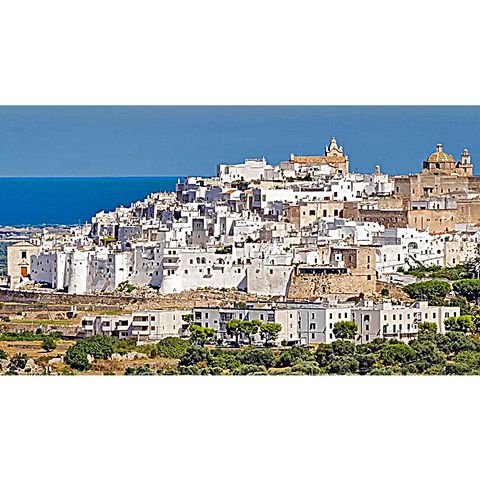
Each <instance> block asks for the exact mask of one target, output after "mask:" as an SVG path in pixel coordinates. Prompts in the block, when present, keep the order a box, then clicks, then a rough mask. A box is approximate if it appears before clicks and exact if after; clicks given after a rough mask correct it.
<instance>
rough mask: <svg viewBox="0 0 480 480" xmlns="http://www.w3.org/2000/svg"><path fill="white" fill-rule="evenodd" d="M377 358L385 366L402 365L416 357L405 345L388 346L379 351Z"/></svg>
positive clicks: (410, 348)
mask: <svg viewBox="0 0 480 480" xmlns="http://www.w3.org/2000/svg"><path fill="white" fill-rule="evenodd" d="M379 357H380V360H381V361H382V363H383V364H384V365H385V366H393V365H403V364H405V363H408V362H411V361H413V360H414V359H415V357H416V352H415V350H414V349H413V348H412V347H411V346H410V345H407V344H405V343H397V344H390V345H387V346H386V347H384V348H382V349H381V350H380V351H379Z"/></svg>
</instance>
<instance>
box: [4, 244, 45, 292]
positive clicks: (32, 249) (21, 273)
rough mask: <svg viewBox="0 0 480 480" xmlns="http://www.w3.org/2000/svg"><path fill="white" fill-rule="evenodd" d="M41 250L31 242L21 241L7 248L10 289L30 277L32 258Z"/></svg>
mask: <svg viewBox="0 0 480 480" xmlns="http://www.w3.org/2000/svg"><path fill="white" fill-rule="evenodd" d="M39 250H40V248H39V247H38V246H36V245H33V244H32V243H30V242H26V241H21V242H17V243H14V244H13V245H9V246H8V247H7V275H8V283H9V285H10V287H15V285H18V284H19V283H20V282H22V281H23V280H25V279H26V278H28V277H29V276H30V257H31V256H32V255H36V254H37V253H38V252H39Z"/></svg>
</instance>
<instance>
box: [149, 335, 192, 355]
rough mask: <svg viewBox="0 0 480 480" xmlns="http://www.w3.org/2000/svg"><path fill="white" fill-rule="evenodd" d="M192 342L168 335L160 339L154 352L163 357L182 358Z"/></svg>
mask: <svg viewBox="0 0 480 480" xmlns="http://www.w3.org/2000/svg"><path fill="white" fill-rule="evenodd" d="M189 346H190V343H189V342H187V341H186V340H183V339H181V338H177V337H167V338H164V339H162V340H160V341H159V342H158V343H157V344H156V345H155V348H154V349H153V350H152V352H155V356H157V357H162V358H179V359H180V358H182V357H183V356H184V355H185V354H186V353H187V350H188V347H189Z"/></svg>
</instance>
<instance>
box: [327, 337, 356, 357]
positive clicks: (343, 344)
mask: <svg viewBox="0 0 480 480" xmlns="http://www.w3.org/2000/svg"><path fill="white" fill-rule="evenodd" d="M331 346H332V354H333V355H338V356H339V357H343V356H346V355H354V354H355V351H356V345H355V343H353V342H349V341H348V340H335V341H334V342H332V343H331Z"/></svg>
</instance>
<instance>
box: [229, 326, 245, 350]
mask: <svg viewBox="0 0 480 480" xmlns="http://www.w3.org/2000/svg"><path fill="white" fill-rule="evenodd" d="M226 328H227V333H228V335H230V336H234V337H235V345H236V346H237V347H238V346H239V345H238V337H239V336H240V334H241V333H242V321H241V320H230V321H229V322H228V323H227V325H226Z"/></svg>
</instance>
